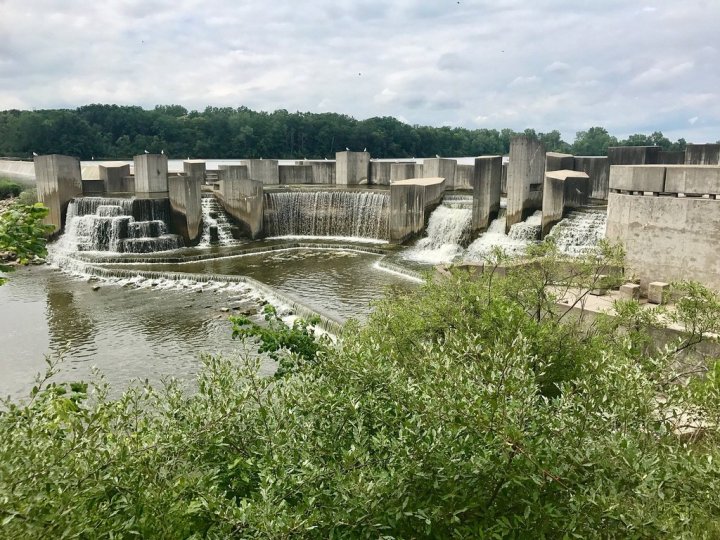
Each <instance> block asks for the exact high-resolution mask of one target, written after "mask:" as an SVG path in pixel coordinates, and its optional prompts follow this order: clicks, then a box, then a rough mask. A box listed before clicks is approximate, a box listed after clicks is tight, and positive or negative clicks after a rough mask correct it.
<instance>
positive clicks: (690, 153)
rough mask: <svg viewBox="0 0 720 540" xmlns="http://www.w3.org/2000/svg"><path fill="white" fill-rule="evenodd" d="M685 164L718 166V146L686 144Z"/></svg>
mask: <svg viewBox="0 0 720 540" xmlns="http://www.w3.org/2000/svg"><path fill="white" fill-rule="evenodd" d="M685 164H686V165H718V164H720V144H688V145H687V146H686V147H685Z"/></svg>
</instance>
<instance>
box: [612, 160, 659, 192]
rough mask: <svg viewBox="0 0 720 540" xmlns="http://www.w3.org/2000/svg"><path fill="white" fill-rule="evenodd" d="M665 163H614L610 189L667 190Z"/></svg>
mask: <svg viewBox="0 0 720 540" xmlns="http://www.w3.org/2000/svg"><path fill="white" fill-rule="evenodd" d="M665 169H666V167H665V165H612V166H611V167H610V189H617V190H621V191H650V192H653V193H662V192H664V191H665Z"/></svg>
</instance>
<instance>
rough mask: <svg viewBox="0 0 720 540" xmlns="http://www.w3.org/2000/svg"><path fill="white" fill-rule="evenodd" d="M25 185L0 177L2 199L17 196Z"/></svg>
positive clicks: (0, 196)
mask: <svg viewBox="0 0 720 540" xmlns="http://www.w3.org/2000/svg"><path fill="white" fill-rule="evenodd" d="M22 190H23V187H22V186H21V185H20V184H18V183H17V182H13V181H12V180H6V179H4V178H0V199H7V198H10V197H17V196H18V195H20V193H21V192H22Z"/></svg>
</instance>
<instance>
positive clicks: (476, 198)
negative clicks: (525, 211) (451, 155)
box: [472, 156, 502, 232]
mask: <svg viewBox="0 0 720 540" xmlns="http://www.w3.org/2000/svg"><path fill="white" fill-rule="evenodd" d="M501 177H502V157H501V156H482V157H478V158H475V166H474V167H473V213H472V228H473V231H474V232H479V231H484V230H485V229H487V228H488V226H489V225H490V222H491V221H492V220H493V219H494V218H495V217H497V215H498V212H499V211H500V181H501Z"/></svg>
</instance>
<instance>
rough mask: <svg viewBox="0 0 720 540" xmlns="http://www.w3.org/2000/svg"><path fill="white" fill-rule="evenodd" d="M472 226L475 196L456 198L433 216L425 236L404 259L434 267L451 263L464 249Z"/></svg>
mask: <svg viewBox="0 0 720 540" xmlns="http://www.w3.org/2000/svg"><path fill="white" fill-rule="evenodd" d="M471 226H472V197H464V198H459V197H457V196H455V197H453V198H452V199H450V200H448V199H447V198H446V199H444V200H443V203H442V204H441V205H440V206H438V207H437V208H436V209H435V211H434V212H433V213H432V214H430V219H429V220H428V226H427V230H426V236H425V237H424V238H422V239H420V240H419V241H418V243H417V244H415V246H413V247H412V248H410V249H409V250H408V251H406V252H405V253H404V254H403V257H404V258H405V259H408V260H411V261H417V262H425V263H432V264H439V263H448V262H452V260H453V259H455V258H456V257H457V256H458V255H460V254H461V253H462V252H463V251H464V250H463V246H464V245H467V242H468V241H469V238H470V229H471Z"/></svg>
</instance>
